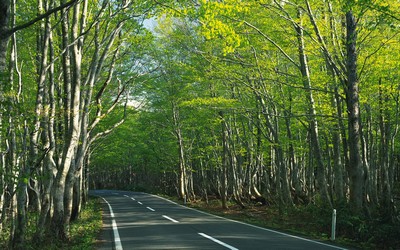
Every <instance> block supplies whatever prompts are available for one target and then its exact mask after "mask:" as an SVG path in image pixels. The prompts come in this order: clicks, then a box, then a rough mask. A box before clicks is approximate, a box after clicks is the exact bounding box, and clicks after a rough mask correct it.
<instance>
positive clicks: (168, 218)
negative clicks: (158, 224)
mask: <svg viewBox="0 0 400 250" xmlns="http://www.w3.org/2000/svg"><path fill="white" fill-rule="evenodd" d="M162 217H164V218H165V219H167V220H170V221H172V222H174V223H179V221H177V220H174V219H172V218H171V217H168V216H166V215H163V216H162Z"/></svg>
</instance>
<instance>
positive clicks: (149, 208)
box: [146, 207, 156, 212]
mask: <svg viewBox="0 0 400 250" xmlns="http://www.w3.org/2000/svg"><path fill="white" fill-rule="evenodd" d="M146 208H147V209H148V210H150V211H153V212H154V211H156V210H154V209H152V208H151V207H146Z"/></svg>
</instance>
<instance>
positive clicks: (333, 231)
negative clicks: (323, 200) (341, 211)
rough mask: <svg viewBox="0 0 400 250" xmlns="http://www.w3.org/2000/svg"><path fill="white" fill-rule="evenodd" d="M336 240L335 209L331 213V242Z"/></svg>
mask: <svg viewBox="0 0 400 250" xmlns="http://www.w3.org/2000/svg"><path fill="white" fill-rule="evenodd" d="M335 239H336V209H333V211H332V232H331V240H332V241H334V240H335Z"/></svg>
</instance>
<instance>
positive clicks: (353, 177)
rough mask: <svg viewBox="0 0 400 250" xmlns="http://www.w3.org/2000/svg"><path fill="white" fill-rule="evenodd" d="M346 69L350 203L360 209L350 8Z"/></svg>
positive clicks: (353, 22) (354, 34)
mask: <svg viewBox="0 0 400 250" xmlns="http://www.w3.org/2000/svg"><path fill="white" fill-rule="evenodd" d="M346 31H347V34H346V49H347V55H346V70H347V89H346V90H347V91H346V99H347V112H348V130H349V139H348V142H349V156H350V157H349V166H348V172H349V177H350V203H351V205H352V206H353V207H354V208H355V209H357V210H360V209H361V208H362V206H363V200H364V199H363V197H364V178H363V176H364V173H363V172H364V171H363V162H362V145H361V119H360V104H359V90H358V76H357V47H356V46H357V21H356V19H355V17H354V15H353V12H352V11H351V10H350V11H348V12H347V13H346Z"/></svg>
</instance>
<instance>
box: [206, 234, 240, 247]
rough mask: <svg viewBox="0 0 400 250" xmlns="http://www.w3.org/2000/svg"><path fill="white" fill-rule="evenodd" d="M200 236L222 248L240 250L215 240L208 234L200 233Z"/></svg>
mask: <svg viewBox="0 0 400 250" xmlns="http://www.w3.org/2000/svg"><path fill="white" fill-rule="evenodd" d="M199 234H200V235H201V236H203V237H205V238H207V239H209V240H212V241H214V242H215V243H218V244H220V245H221V246H224V247H226V248H228V249H231V250H239V249H238V248H236V247H233V246H231V245H228V244H226V243H224V242H222V241H220V240H217V239H215V238H213V237H211V236H209V235H207V234H204V233H199Z"/></svg>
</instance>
